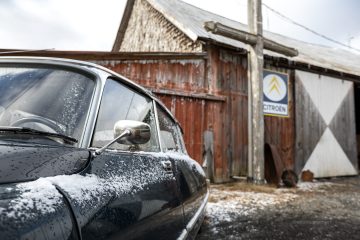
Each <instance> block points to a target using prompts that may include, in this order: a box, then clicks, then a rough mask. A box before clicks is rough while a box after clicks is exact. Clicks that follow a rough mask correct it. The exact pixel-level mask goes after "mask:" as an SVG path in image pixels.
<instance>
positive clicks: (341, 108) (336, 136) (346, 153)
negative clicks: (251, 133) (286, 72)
mask: <svg viewBox="0 0 360 240" xmlns="http://www.w3.org/2000/svg"><path fill="white" fill-rule="evenodd" d="M353 85H354V84H353V83H352V82H350V81H344V80H342V79H337V78H332V77H327V76H322V75H318V74H313V73H308V72H303V71H296V90H295V91H296V131H297V135H296V171H297V172H298V173H300V172H301V171H303V170H310V171H312V172H313V173H314V176H315V177H333V176H344V175H355V174H357V167H358V166H357V149H356V130H355V109H354V95H353V94H354V90H353Z"/></svg>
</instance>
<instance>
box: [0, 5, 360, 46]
mask: <svg viewBox="0 0 360 240" xmlns="http://www.w3.org/2000/svg"><path fill="white" fill-rule="evenodd" d="M184 1H185V2H188V3H190V4H192V5H195V6H197V7H200V8H203V9H205V10H208V11H210V12H214V13H217V14H219V15H222V16H225V17H227V18H230V19H233V20H236V21H240V22H242V23H245V24H246V23H247V0H221V1H219V0H184ZM125 2H126V0H26V1H24V0H1V1H0V48H8V49H56V50H89V51H110V50H111V48H112V45H113V42H114V40H115V36H116V33H117V29H118V27H119V24H120V21H121V17H122V13H123V9H124V6H125ZM263 3H265V4H266V5H268V6H269V7H271V8H273V9H275V10H277V11H278V12H280V13H282V14H283V15H285V16H287V17H289V18H291V19H292V20H294V21H296V22H298V23H300V24H302V25H304V26H306V27H308V28H310V29H312V30H314V31H316V32H318V33H320V34H323V35H325V36H327V37H329V38H332V39H334V40H336V41H339V42H342V43H344V44H347V45H350V46H352V47H353V48H358V49H360V24H359V23H360V14H359V13H360V1H358V0H263ZM262 13H263V27H264V30H269V31H272V32H276V33H280V34H282V35H285V36H289V37H292V38H296V39H299V40H302V41H306V42H312V43H316V44H322V45H327V46H331V47H336V48H342V47H341V46H340V45H337V44H334V43H333V42H330V41H327V40H325V39H323V38H320V37H318V36H316V35H314V34H313V33H310V32H308V31H305V30H304V29H302V28H300V27H298V26H296V25H294V24H292V23H289V22H288V21H287V20H285V19H284V18H282V17H280V16H278V15H277V14H275V13H274V12H272V11H270V10H269V9H267V8H265V7H263V9H262Z"/></svg>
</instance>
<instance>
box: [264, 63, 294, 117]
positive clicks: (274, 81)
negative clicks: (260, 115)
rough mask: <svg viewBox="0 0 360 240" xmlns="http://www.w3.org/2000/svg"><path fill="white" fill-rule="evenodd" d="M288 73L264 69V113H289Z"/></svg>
mask: <svg viewBox="0 0 360 240" xmlns="http://www.w3.org/2000/svg"><path fill="white" fill-rule="evenodd" d="M287 86H288V75H287V74H284V73H278V72H273V71H270V70H264V79H263V92H264V113H265V114H266V115H272V116H274V115H275V116H287V115H288V87H287Z"/></svg>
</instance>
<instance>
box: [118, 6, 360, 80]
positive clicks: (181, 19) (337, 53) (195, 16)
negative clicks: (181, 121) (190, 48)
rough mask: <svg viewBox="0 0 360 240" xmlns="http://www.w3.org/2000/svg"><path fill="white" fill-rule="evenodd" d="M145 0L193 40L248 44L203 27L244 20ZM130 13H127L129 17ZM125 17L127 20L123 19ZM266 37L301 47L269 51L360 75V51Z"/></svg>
mask: <svg viewBox="0 0 360 240" xmlns="http://www.w3.org/2000/svg"><path fill="white" fill-rule="evenodd" d="M128 1H129V2H128V4H133V2H134V1H133V0H128ZM146 1H147V2H148V3H149V4H150V5H151V6H152V7H153V8H155V9H156V10H157V11H158V12H160V13H161V14H162V15H163V16H164V17H165V18H166V19H167V20H168V21H170V22H171V23H172V24H174V25H175V26H176V27H177V28H178V29H179V30H181V31H182V32H183V33H184V34H186V35H187V36H188V37H189V38H190V39H192V40H193V41H197V40H212V41H215V42H218V43H221V44H225V45H228V46H231V47H235V48H242V49H247V48H248V46H247V45H246V44H244V43H242V42H239V41H236V40H233V39H230V38H227V37H223V36H219V35H216V34H212V33H210V32H207V31H206V30H205V28H204V23H205V22H207V21H214V22H219V23H222V24H224V25H227V26H229V27H232V28H236V29H239V30H243V31H247V32H248V27H247V25H245V24H242V23H240V22H236V21H233V20H230V19H228V18H225V17H222V16H219V15H217V14H214V13H211V12H208V11H205V10H203V9H200V8H197V7H195V6H193V5H190V4H188V3H185V2H183V1H180V0H146ZM129 9H132V8H129ZM130 15H131V14H128V15H127V16H128V17H130ZM124 16H125V15H124ZM122 21H127V20H124V19H123V20H122ZM118 37H120V36H119V35H118V36H117V38H118ZM264 37H266V38H268V39H270V40H273V41H275V42H278V43H281V44H283V45H285V46H288V47H292V48H295V49H297V50H298V51H299V55H298V56H296V57H291V58H290V57H286V56H284V55H281V54H278V53H274V52H271V51H267V50H265V51H264V53H265V54H266V55H269V56H274V57H282V58H287V59H290V60H292V61H296V62H301V63H305V64H310V65H314V66H318V67H322V68H326V69H332V70H335V71H339V72H344V73H348V74H353V75H357V76H360V54H356V53H353V52H350V51H347V50H343V49H339V48H331V47H326V46H321V45H316V44H311V43H306V42H303V41H299V40H295V39H292V38H289V37H285V36H282V35H279V34H275V33H271V32H268V31H264Z"/></svg>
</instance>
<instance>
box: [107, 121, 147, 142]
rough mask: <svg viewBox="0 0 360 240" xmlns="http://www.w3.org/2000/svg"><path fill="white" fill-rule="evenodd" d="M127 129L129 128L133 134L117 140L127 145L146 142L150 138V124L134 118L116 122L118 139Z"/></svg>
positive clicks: (115, 131)
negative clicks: (133, 119)
mask: <svg viewBox="0 0 360 240" xmlns="http://www.w3.org/2000/svg"><path fill="white" fill-rule="evenodd" d="M126 130H129V131H130V133H131V134H129V135H127V136H125V137H123V138H119V139H118V140H117V141H116V142H117V143H120V144H126V145H134V144H135V145H136V144H144V143H147V142H148V141H149V140H150V136H151V135H150V126H149V124H146V123H143V122H139V121H132V120H120V121H118V122H116V123H115V126H114V137H115V138H116V139H117V138H118V137H119V136H120V135H121V134H123V133H124V132H125V131H126Z"/></svg>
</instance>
